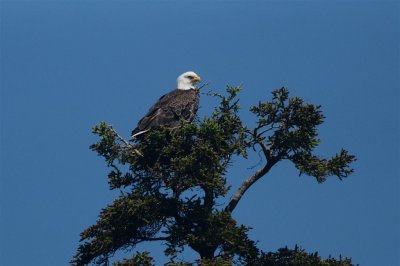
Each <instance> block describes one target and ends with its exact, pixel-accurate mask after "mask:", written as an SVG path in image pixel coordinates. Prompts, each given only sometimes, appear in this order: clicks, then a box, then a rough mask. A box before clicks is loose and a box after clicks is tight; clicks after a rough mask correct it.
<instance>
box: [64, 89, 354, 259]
mask: <svg viewBox="0 0 400 266" xmlns="http://www.w3.org/2000/svg"><path fill="white" fill-rule="evenodd" d="M239 91H240V87H227V95H226V96H225V95H220V94H213V96H215V97H218V98H219V100H220V104H219V105H218V106H217V107H216V108H215V110H214V112H213V113H212V115H211V116H210V117H205V118H204V119H203V120H201V121H200V120H197V121H195V122H193V123H191V124H187V123H184V122H182V124H181V127H180V128H178V129H174V130H169V129H165V128H161V129H159V130H152V131H150V132H148V133H147V134H146V135H145V136H144V137H143V138H141V139H140V140H138V141H136V142H128V141H126V140H125V139H123V138H122V137H121V136H119V135H118V133H117V132H116V131H115V130H114V129H113V128H112V127H111V126H109V125H107V124H106V123H104V122H101V123H100V124H99V125H98V126H96V127H95V128H94V129H93V133H94V134H97V135H98V136H99V137H100V140H99V141H98V142H97V143H96V144H93V145H92V146H91V149H92V150H94V151H96V152H97V153H98V154H99V155H100V156H102V157H104V159H105V161H106V163H107V165H108V166H110V168H111V171H110V173H109V174H108V183H109V185H110V189H118V190H120V191H121V195H120V197H119V198H118V199H116V200H115V201H114V202H113V203H112V204H110V205H109V206H107V207H106V208H104V209H103V210H102V212H101V213H100V216H99V219H98V221H97V223H96V224H95V225H92V226H90V227H89V228H88V229H86V230H85V231H83V232H82V233H81V242H82V243H81V245H80V246H79V248H78V251H77V254H76V255H75V256H74V258H73V260H72V264H74V265H87V264H90V263H93V264H96V265H108V263H109V258H110V257H112V256H113V254H114V253H115V252H116V251H118V250H131V249H133V248H135V247H136V245H138V244H140V243H142V242H148V241H163V242H164V243H165V247H166V248H165V251H164V253H165V255H166V256H167V257H168V258H169V260H170V261H169V263H168V264H167V265H170V266H172V265H194V264H196V263H197V264H201V265H303V264H293V263H297V262H299V261H300V262H301V260H304V261H318V262H321V263H334V262H335V263H336V261H334V260H333V259H328V260H326V261H324V260H322V259H320V258H319V257H318V256H314V255H308V254H307V253H305V252H304V251H302V250H299V249H295V250H294V251H290V250H286V251H285V250H284V249H282V250H279V251H278V252H277V253H267V254H265V253H263V252H261V251H260V250H258V248H257V247H256V243H255V242H254V241H252V240H250V239H249V238H248V231H249V229H250V228H248V227H246V226H244V225H239V224H237V222H236V221H235V220H234V219H233V218H232V215H231V213H232V211H233V210H234V208H235V207H236V204H237V202H238V201H239V200H240V197H241V196H242V195H243V194H244V193H245V191H246V190H247V188H248V187H250V186H251V185H253V184H254V183H255V182H256V181H257V179H258V178H261V177H262V176H263V175H265V174H267V173H268V171H269V169H270V168H271V167H272V166H273V165H275V164H276V163H278V162H279V161H281V160H290V161H292V162H293V163H294V164H295V166H296V167H297V168H298V169H299V170H300V172H301V173H304V174H306V175H310V176H314V177H315V178H316V179H317V181H318V182H322V181H324V180H325V179H326V178H327V177H328V176H331V175H335V176H337V177H339V178H340V179H342V178H344V177H347V176H348V175H349V174H351V173H352V171H353V170H352V169H351V168H350V163H351V162H353V161H354V160H355V158H354V156H352V155H349V154H348V152H347V151H345V150H342V151H341V152H340V153H338V154H337V155H335V156H334V157H332V158H331V159H323V158H320V157H317V156H316V155H314V154H313V153H312V152H313V150H314V148H315V147H316V146H317V145H318V144H319V139H318V138H317V136H318V134H317V126H318V125H320V124H321V123H322V122H323V118H324V117H323V115H322V112H321V111H320V107H319V106H314V105H312V104H306V103H304V102H303V100H302V99H300V98H289V92H288V90H287V89H285V88H282V89H279V90H275V91H274V92H273V97H272V100H271V101H269V102H260V103H259V104H258V105H257V106H254V107H252V108H251V112H253V113H254V114H255V115H256V117H257V119H258V121H257V124H256V126H255V127H254V128H253V129H249V128H248V127H246V126H245V125H244V124H243V122H242V121H241V119H240V117H239V113H238V112H239V104H238V99H237V94H238V92H239ZM257 147H260V148H261V150H262V151H263V153H264V155H265V159H266V162H265V163H266V165H265V167H264V168H263V169H264V170H263V171H258V172H257V173H258V174H257V176H256V177H257V178H253V179H251V178H250V179H248V180H246V181H245V182H244V183H243V185H242V190H238V191H237V192H236V194H235V197H234V199H232V200H231V203H230V204H228V206H230V207H229V208H225V209H224V208H222V209H221V207H220V206H217V205H216V199H218V198H221V197H225V196H226V195H227V193H228V191H229V189H230V187H229V185H228V184H227V173H228V171H227V170H228V166H229V165H230V163H231V160H232V156H241V157H243V158H247V152H248V151H249V150H250V148H254V149H256V148H257ZM232 202H234V204H232ZM187 247H190V248H191V249H193V250H194V251H196V252H197V253H198V254H199V256H200V258H199V260H198V261H197V262H181V261H178V260H177V256H178V255H179V254H180V253H181V252H182V251H183V249H184V248H187ZM285 252H286V253H285ZM290 252H292V253H290ZM289 253H290V254H292V255H290V254H289ZM288 254H289V255H288ZM285 259H287V261H288V262H287V263H289V261H291V263H292V264H290V263H289V264H285V263H286V261H285ZM274 260H275V261H274ZM329 260H331V261H329ZM280 262H282V264H279V263H280ZM349 263H350V261H349ZM114 265H116V266H122V265H153V259H152V258H151V257H150V255H149V254H148V253H146V252H145V253H136V255H134V256H133V257H132V258H131V259H127V260H123V261H121V262H118V263H115V264H114ZM304 265H311V264H304ZM313 265H351V264H313Z"/></svg>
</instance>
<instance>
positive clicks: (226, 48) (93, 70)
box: [0, 0, 400, 266]
mask: <svg viewBox="0 0 400 266" xmlns="http://www.w3.org/2000/svg"><path fill="white" fill-rule="evenodd" d="M399 14H400V5H399V3H398V2H397V3H396V2H395V1H298V2H297V1H296V2H295V1H273V2H268V1H246V2H244V1H234V2H228V1H213V2H211V1H210V2H208V1H198V2H195V1H173V2H170V3H168V4H167V3H165V2H161V1H158V2H155V1H153V2H145V1H109V2H108V1H4V0H3V1H1V2H0V45H1V47H0V49H1V50H0V51H1V55H0V56H1V58H0V74H1V81H0V86H1V98H0V99H1V105H0V115H1V116H0V121H1V148H0V154H1V155H0V156H1V157H0V159H1V161H0V162H1V176H0V264H1V265H5V266H20V265H21V266H22V265H34V266H35V265H43V266H46V265H49V266H53V265H67V264H68V261H69V260H70V259H71V257H72V256H73V255H74V254H75V250H76V248H77V246H78V240H79V233H80V232H81V231H82V230H84V229H85V228H86V227H88V226H89V225H91V224H93V223H95V221H96V219H97V215H98V213H99V211H100V210H101V208H102V207H104V206H105V205H106V204H108V203H110V202H111V201H112V200H113V198H114V197H115V195H116V193H115V192H112V191H109V190H108V186H107V182H106V175H107V169H106V167H105V165H104V162H103V160H102V159H101V158H100V157H97V156H96V154H95V153H93V152H91V151H90V150H89V149H88V146H89V145H90V144H91V143H93V142H95V141H96V138H95V137H94V136H92V134H91V127H92V126H94V125H95V124H97V123H98V122H99V121H106V122H108V123H110V124H112V125H113V126H114V127H115V128H116V129H117V130H118V131H119V132H120V133H121V134H122V135H124V136H129V132H130V130H131V129H133V127H135V125H136V123H137V121H138V120H139V119H140V118H141V116H142V115H143V114H144V113H145V112H146V111H147V109H148V108H149V106H150V105H151V104H152V103H154V101H155V100H156V99H158V97H159V96H160V95H162V94H164V93H166V92H168V91H169V90H171V89H172V88H174V86H175V79H176V77H177V76H178V75H179V74H181V73H182V72H184V71H187V70H194V71H196V72H197V73H198V74H199V75H200V76H201V77H202V78H203V80H205V81H209V82H210V83H211V85H210V86H209V88H210V89H212V90H214V91H218V92H222V91H223V90H224V87H225V85H227V84H231V85H237V84H243V85H244V87H243V91H242V93H241V103H242V107H243V110H242V115H243V118H244V120H245V121H246V122H248V123H249V124H250V125H251V123H252V121H253V118H252V117H251V115H250V114H249V112H248V108H249V107H250V106H251V105H252V104H255V103H257V102H258V101H259V100H266V99H268V97H269V95H270V92H271V91H272V90H273V89H275V88H278V87H281V86H287V87H288V88H289V90H290V92H291V95H292V96H300V97H303V98H304V99H305V100H307V101H309V102H312V103H315V104H321V105H322V110H323V111H324V113H325V115H326V117H327V119H326V123H325V124H323V125H322V126H321V127H320V137H321V139H322V143H321V146H320V147H319V148H318V149H317V152H318V153H319V154H321V155H325V156H329V155H332V154H334V153H335V152H337V151H339V150H340V148H342V147H343V148H346V149H348V150H350V152H351V153H353V154H355V155H357V157H358V161H357V163H355V164H354V167H355V173H354V174H353V175H352V176H351V177H350V178H349V179H347V180H344V181H339V180H337V179H335V178H331V179H329V180H328V181H327V182H326V183H324V184H317V183H316V182H315V180H313V179H312V178H310V177H307V176H302V177H298V174H297V172H296V171H295V169H294V167H293V166H292V165H291V164H289V163H282V164H280V165H278V166H276V167H275V168H274V169H273V170H272V171H271V173H270V175H268V176H266V177H264V178H263V179H262V180H260V181H259V182H258V183H257V184H256V185H255V186H254V187H252V188H251V189H250V190H249V191H248V193H247V194H246V195H245V197H244V198H243V200H242V201H241V202H240V203H239V205H238V207H237V209H236V210H235V213H234V216H235V218H236V219H237V220H238V221H239V222H240V223H243V224H245V225H247V226H252V227H254V229H253V230H252V231H251V234H250V235H251V237H252V239H254V240H259V247H260V248H262V249H264V250H267V251H270V250H276V249H277V248H279V247H282V246H285V245H288V246H291V247H293V246H294V245H295V244H298V245H300V246H302V247H304V248H305V249H307V250H308V251H317V250H318V251H319V253H320V254H321V255H322V256H324V257H326V256H328V255H329V254H331V255H333V256H336V257H337V256H339V254H342V255H343V256H350V257H352V258H353V261H354V262H355V263H360V265H363V266H364V265H365V266H374V265H400V257H399V256H400V255H399V254H400V252H399V251H400V227H399V224H400V206H399V205H400V198H399V192H400V184H399V177H400V172H399V167H398V164H399V158H400V156H399V155H400V139H399V136H400V134H399V133H400V132H399V131H400V130H399V127H400V109H399V100H400V97H399V90H400V78H399V73H400V53H399V47H400V26H399V25H400V15H399ZM214 104H215V101H214V100H212V99H210V98H207V97H206V96H202V99H201V109H200V110H199V114H200V116H201V117H202V116H204V115H207V114H209V113H210V112H211V110H212V108H213V106H214ZM257 160H258V159H257V156H252V157H251V159H250V160H249V161H242V160H237V161H236V165H235V166H234V167H232V169H231V172H230V175H229V180H230V182H231V184H232V185H233V188H236V187H237V186H238V185H239V184H240V183H241V181H243V180H244V179H245V178H246V177H247V176H248V175H249V174H250V173H251V171H252V170H249V169H248V168H249V167H251V166H254V165H255V164H257ZM145 247H146V248H147V247H149V248H150V249H151V251H152V255H153V256H154V257H155V258H156V259H157V261H158V262H161V261H163V259H162V257H163V256H162V253H161V251H162V247H161V246H157V245H156V246H145ZM142 248H144V247H142ZM187 256H189V257H190V256H192V255H191V254H188V255H187Z"/></svg>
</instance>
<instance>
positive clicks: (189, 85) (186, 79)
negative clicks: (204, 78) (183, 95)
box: [176, 71, 200, 90]
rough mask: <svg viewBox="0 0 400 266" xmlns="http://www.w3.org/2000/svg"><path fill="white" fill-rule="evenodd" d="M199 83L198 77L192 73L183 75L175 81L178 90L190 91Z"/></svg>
mask: <svg viewBox="0 0 400 266" xmlns="http://www.w3.org/2000/svg"><path fill="white" fill-rule="evenodd" d="M199 81H200V77H199V75H197V74H196V73H194V72H193V71H188V72H185V73H183V74H182V75H180V76H179V77H178V79H177V80H176V82H177V88H178V89H179V90H190V89H194V88H196V83H197V82H199Z"/></svg>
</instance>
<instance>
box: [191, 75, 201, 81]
mask: <svg viewBox="0 0 400 266" xmlns="http://www.w3.org/2000/svg"><path fill="white" fill-rule="evenodd" d="M200 80H201V78H200V77H199V76H195V77H194V78H193V81H200Z"/></svg>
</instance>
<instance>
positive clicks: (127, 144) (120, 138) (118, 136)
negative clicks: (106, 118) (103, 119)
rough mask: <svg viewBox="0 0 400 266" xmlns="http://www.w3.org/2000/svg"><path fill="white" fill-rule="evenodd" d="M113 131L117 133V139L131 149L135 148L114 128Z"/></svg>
mask: <svg viewBox="0 0 400 266" xmlns="http://www.w3.org/2000/svg"><path fill="white" fill-rule="evenodd" d="M111 130H112V131H113V132H114V133H115V135H116V136H117V138H118V139H119V140H120V141H122V142H123V143H125V145H126V146H129V147H131V148H133V146H132V144H130V143H129V142H128V141H126V140H125V139H124V138H123V137H121V136H120V135H119V134H118V133H117V131H115V130H114V129H113V128H111Z"/></svg>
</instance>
